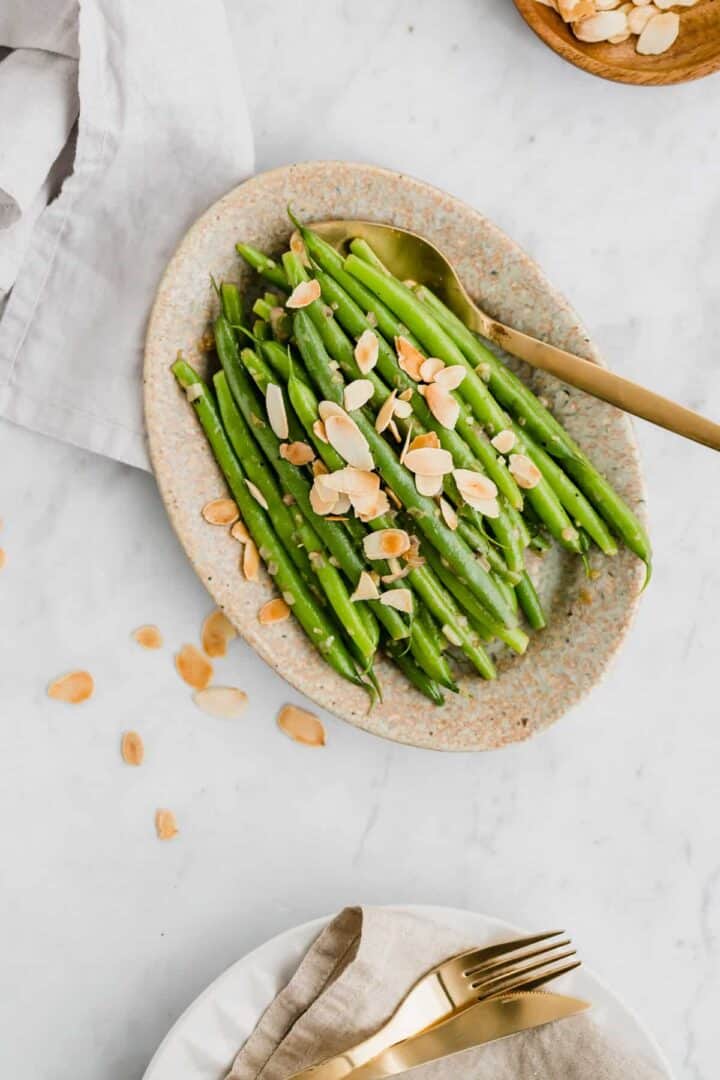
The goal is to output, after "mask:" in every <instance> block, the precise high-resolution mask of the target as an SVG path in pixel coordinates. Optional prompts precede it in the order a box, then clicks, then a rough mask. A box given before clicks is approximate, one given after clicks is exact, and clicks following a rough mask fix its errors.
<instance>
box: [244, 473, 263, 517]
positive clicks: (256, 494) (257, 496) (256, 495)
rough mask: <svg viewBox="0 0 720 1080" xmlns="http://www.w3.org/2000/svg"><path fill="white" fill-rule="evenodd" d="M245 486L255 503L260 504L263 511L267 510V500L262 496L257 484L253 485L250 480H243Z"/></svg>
mask: <svg viewBox="0 0 720 1080" xmlns="http://www.w3.org/2000/svg"><path fill="white" fill-rule="evenodd" d="M245 484H246V485H247V489H248V491H249V492H250V494H251V495H252V497H253V499H254V500H255V502H257V503H260V505H261V506H262V508H263V510H267V508H268V504H267V499H266V498H265V496H264V495H263V493H262V491H261V490H260V488H259V487H258V486H257V484H253V482H252V480H247V479H246V480H245Z"/></svg>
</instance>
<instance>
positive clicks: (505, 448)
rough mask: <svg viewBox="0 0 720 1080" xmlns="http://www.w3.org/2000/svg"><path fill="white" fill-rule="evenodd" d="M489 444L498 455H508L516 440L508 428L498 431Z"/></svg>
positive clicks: (513, 433)
mask: <svg viewBox="0 0 720 1080" xmlns="http://www.w3.org/2000/svg"><path fill="white" fill-rule="evenodd" d="M490 442H491V443H492V445H493V446H494V447H495V449H496V450H497V452H498V454H509V453H510V451H511V450H512V448H513V446H514V445H515V443H516V442H517V439H516V438H515V432H514V431H511V430H510V428H504V429H503V430H502V431H498V433H497V435H496V436H495V438H494V439H491V440H490Z"/></svg>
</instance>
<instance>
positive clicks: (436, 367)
mask: <svg viewBox="0 0 720 1080" xmlns="http://www.w3.org/2000/svg"><path fill="white" fill-rule="evenodd" d="M444 367H445V364H444V362H443V361H442V360H441V359H440V357H439V356H428V358H427V360H423V362H422V364H421V365H420V378H421V379H422V381H423V382H432V381H433V379H434V378H435V376H436V375H437V374H438V372H439V371H442V369H443V368H444Z"/></svg>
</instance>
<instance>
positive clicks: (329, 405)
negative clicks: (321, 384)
mask: <svg viewBox="0 0 720 1080" xmlns="http://www.w3.org/2000/svg"><path fill="white" fill-rule="evenodd" d="M318 412H319V413H320V419H321V420H327V419H328V417H329V416H345V415H346V413H345V410H344V409H343V407H342V406H341V405H338V404H337V403H336V402H335V401H321V402H320V403H319V404H318Z"/></svg>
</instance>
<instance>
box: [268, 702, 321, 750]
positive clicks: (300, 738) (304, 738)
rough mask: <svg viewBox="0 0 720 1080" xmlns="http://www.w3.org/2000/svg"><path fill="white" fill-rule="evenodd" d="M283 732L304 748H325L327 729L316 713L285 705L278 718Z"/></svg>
mask: <svg viewBox="0 0 720 1080" xmlns="http://www.w3.org/2000/svg"><path fill="white" fill-rule="evenodd" d="M277 724H278V727H279V728H280V730H281V731H283V732H285V734H286V735H289V736H290V738H291V739H294V740H295V742H299V743H302V744H303V746H324V745H325V728H324V727H323V725H322V723H321V722H320V720H319V719H318V717H317V716H315V714H314V713H311V712H307V711H306V710H305V709H299V708H298V707H297V705H284V706H283V708H282V709H281V710H280V712H279V713H278V716H277Z"/></svg>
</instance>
